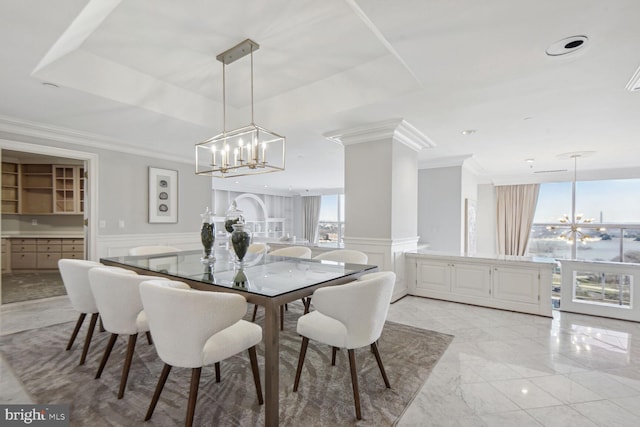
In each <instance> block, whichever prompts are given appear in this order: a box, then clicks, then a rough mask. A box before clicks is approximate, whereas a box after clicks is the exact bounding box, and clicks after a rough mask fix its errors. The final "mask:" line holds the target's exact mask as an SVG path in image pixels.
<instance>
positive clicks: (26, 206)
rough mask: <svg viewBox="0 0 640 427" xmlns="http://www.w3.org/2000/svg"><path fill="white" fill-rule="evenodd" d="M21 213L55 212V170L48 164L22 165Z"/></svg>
mask: <svg viewBox="0 0 640 427" xmlns="http://www.w3.org/2000/svg"><path fill="white" fill-rule="evenodd" d="M20 169H21V175H22V180H21V185H20V211H19V212H20V213H28V214H46V213H52V212H53V170H52V166H51V165H47V164H22V165H20Z"/></svg>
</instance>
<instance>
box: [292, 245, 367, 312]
mask: <svg viewBox="0 0 640 427" xmlns="http://www.w3.org/2000/svg"><path fill="white" fill-rule="evenodd" d="M313 259H317V260H325V261H333V262H342V263H345V264H366V263H367V262H368V261H369V257H368V256H367V254H365V253H364V252H360V251H356V250H354V249H336V250H333V251H327V252H323V253H321V254H319V255H316V256H314V257H313ZM302 302H303V303H304V313H305V314H307V313H308V312H309V308H310V307H311V297H307V298H303V299H302Z"/></svg>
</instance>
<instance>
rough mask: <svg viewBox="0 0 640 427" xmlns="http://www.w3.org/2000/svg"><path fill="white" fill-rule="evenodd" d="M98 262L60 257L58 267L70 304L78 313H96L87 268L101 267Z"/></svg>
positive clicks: (96, 309)
mask: <svg viewBox="0 0 640 427" xmlns="http://www.w3.org/2000/svg"><path fill="white" fill-rule="evenodd" d="M102 266H103V265H102V264H100V263H99V262H95V261H88V260H83V259H61V260H59V261H58V269H59V270H60V276H62V283H63V284H64V288H65V289H66V291H67V295H69V299H70V300H71V305H72V306H73V308H74V309H75V310H76V311H79V312H80V313H97V312H98V308H97V307H96V302H95V300H94V298H93V293H92V292H91V287H90V286H89V270H91V269H92V268H95V267H102Z"/></svg>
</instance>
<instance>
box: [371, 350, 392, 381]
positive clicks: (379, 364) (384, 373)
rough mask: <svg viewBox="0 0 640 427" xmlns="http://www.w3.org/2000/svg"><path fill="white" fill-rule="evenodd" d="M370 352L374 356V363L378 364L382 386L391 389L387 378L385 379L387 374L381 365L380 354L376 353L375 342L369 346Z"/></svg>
mask: <svg viewBox="0 0 640 427" xmlns="http://www.w3.org/2000/svg"><path fill="white" fill-rule="evenodd" d="M371 350H372V351H373V354H374V355H375V356H376V362H378V368H380V373H381V374H382V379H383V380H384V385H386V386H387V388H391V384H389V378H387V373H386V372H385V371H384V365H383V364H382V359H381V358H380V352H378V345H377V344H376V343H375V342H374V343H372V344H371Z"/></svg>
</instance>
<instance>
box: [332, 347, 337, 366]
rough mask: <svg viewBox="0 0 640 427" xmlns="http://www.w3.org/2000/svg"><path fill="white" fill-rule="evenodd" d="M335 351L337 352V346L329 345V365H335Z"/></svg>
mask: <svg viewBox="0 0 640 427" xmlns="http://www.w3.org/2000/svg"><path fill="white" fill-rule="evenodd" d="M336 353H338V347H331V366H336Z"/></svg>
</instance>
